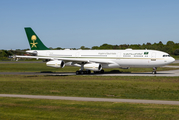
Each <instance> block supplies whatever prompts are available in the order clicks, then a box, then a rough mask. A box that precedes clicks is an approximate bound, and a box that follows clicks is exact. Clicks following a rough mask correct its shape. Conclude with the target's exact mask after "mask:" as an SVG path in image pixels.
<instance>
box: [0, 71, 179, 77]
mask: <svg viewBox="0 0 179 120" xmlns="http://www.w3.org/2000/svg"><path fill="white" fill-rule="evenodd" d="M0 75H50V76H69V75H76V73H75V72H0ZM83 75H91V76H166V77H167V76H168V77H172V76H173V77H174V76H179V70H169V71H157V74H152V72H145V73H110V72H105V73H103V74H94V73H91V74H83Z"/></svg>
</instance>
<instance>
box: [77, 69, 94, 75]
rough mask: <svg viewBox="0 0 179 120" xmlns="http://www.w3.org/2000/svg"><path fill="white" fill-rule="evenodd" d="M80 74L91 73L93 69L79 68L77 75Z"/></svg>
mask: <svg viewBox="0 0 179 120" xmlns="http://www.w3.org/2000/svg"><path fill="white" fill-rule="evenodd" d="M80 74H91V70H86V71H83V70H79V71H76V75H80Z"/></svg>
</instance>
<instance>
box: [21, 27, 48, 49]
mask: <svg viewBox="0 0 179 120" xmlns="http://www.w3.org/2000/svg"><path fill="white" fill-rule="evenodd" d="M24 29H25V32H26V35H27V39H28V41H29V45H30V48H31V50H50V49H49V48H47V47H46V46H45V45H44V44H43V43H42V41H41V40H40V39H39V37H38V36H37V35H36V34H35V32H34V31H33V30H32V29H31V28H30V27H27V28H24Z"/></svg>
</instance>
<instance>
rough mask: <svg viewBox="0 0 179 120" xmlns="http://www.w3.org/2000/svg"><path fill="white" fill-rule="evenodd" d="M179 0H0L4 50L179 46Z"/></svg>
mask: <svg viewBox="0 0 179 120" xmlns="http://www.w3.org/2000/svg"><path fill="white" fill-rule="evenodd" d="M178 6H179V0H0V41H1V43H0V49H6V50H9V49H27V48H30V46H29V44H28V41H27V37H26V34H25V31H24V27H31V28H32V29H33V30H34V32H35V33H36V34H37V35H38V37H39V38H40V39H41V40H42V41H43V43H44V44H45V45H46V46H47V47H52V48H56V47H61V48H80V47H81V46H85V47H89V48H91V47H93V46H100V45H102V44H104V43H107V44H111V45H120V44H143V43H147V42H150V43H158V42H159V41H162V43H164V44H166V42H167V41H173V42H175V43H179V7H178Z"/></svg>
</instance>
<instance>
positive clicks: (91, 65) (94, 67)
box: [84, 63, 102, 71]
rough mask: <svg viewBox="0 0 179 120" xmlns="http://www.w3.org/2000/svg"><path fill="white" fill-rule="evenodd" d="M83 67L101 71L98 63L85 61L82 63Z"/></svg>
mask: <svg viewBox="0 0 179 120" xmlns="http://www.w3.org/2000/svg"><path fill="white" fill-rule="evenodd" d="M84 68H85V69H86V70H92V71H101V70H102V66H101V64H99V63H87V64H85V65H84Z"/></svg>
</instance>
